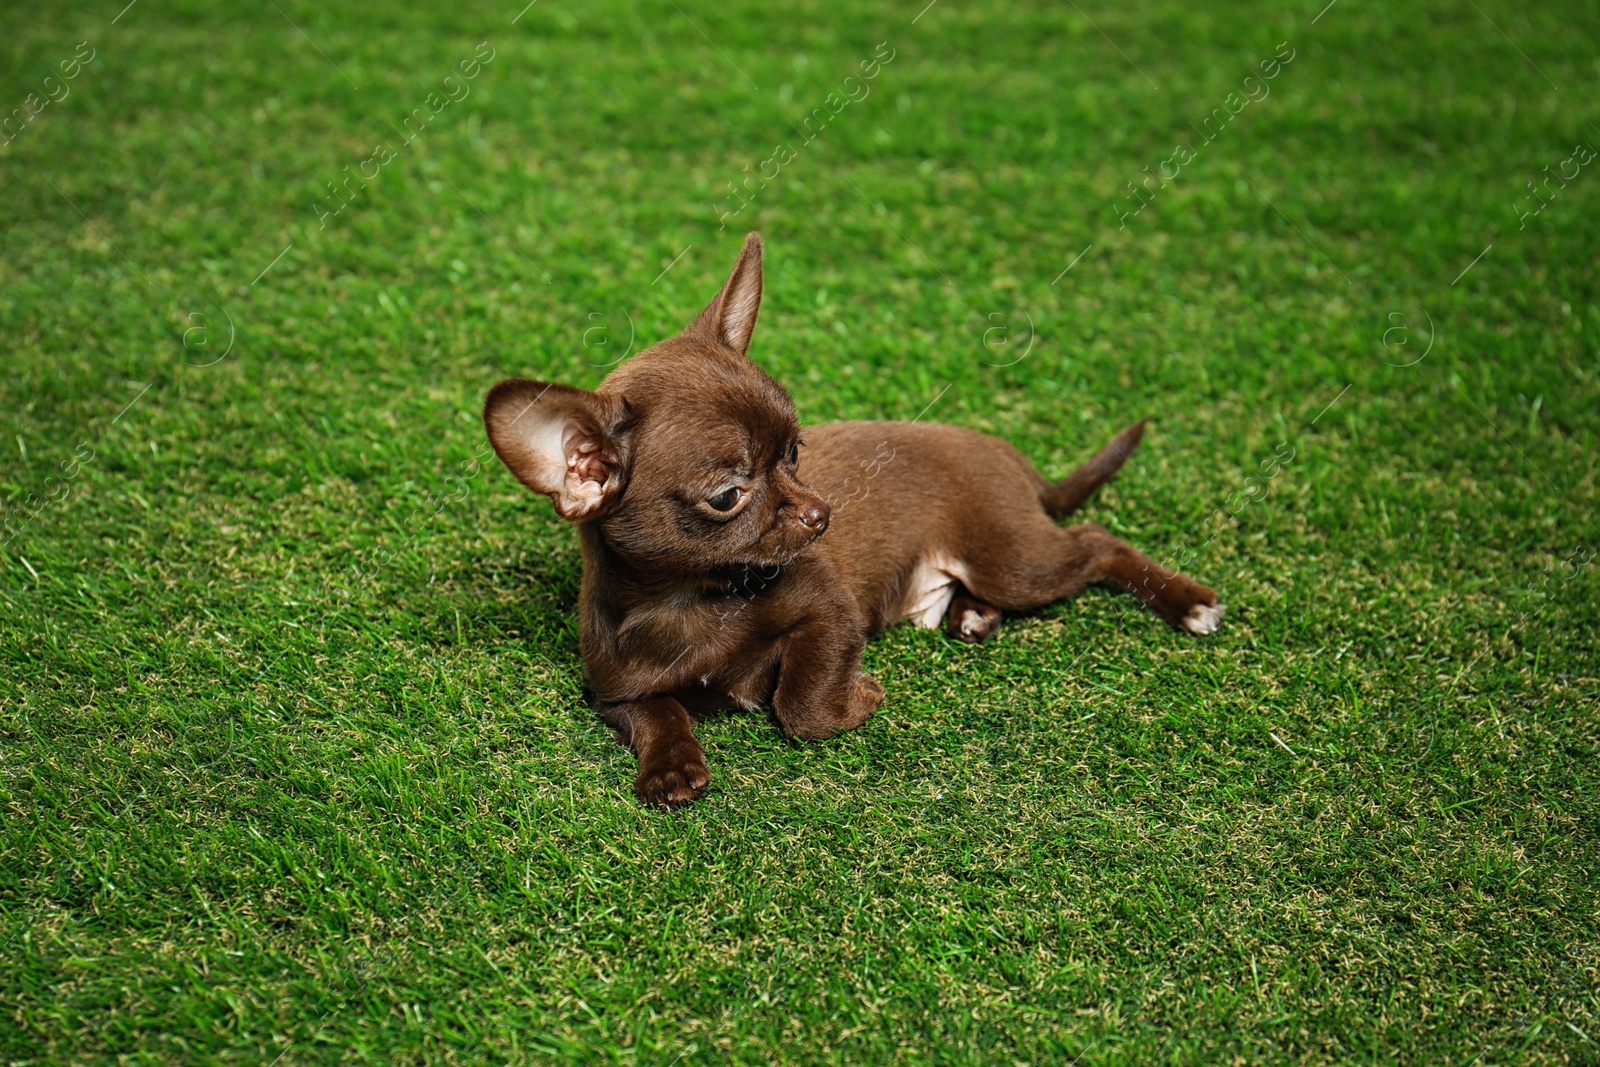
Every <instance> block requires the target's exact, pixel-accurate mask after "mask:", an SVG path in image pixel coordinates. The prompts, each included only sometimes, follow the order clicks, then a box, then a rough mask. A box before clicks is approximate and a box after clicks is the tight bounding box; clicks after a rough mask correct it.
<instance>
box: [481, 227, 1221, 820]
mask: <svg viewBox="0 0 1600 1067" xmlns="http://www.w3.org/2000/svg"><path fill="white" fill-rule="evenodd" d="M760 304H761V239H760V237H759V236H758V235H756V234H750V235H749V236H748V237H746V238H745V242H744V249H743V250H742V251H741V252H740V254H739V262H738V263H737V264H736V265H735V266H734V268H733V273H732V274H731V275H730V276H729V278H728V282H727V284H726V285H724V286H723V287H722V291H721V292H720V293H718V294H717V296H716V298H715V299H714V300H712V301H711V303H710V305H709V306H708V307H707V308H706V309H705V311H703V312H701V314H700V317H699V318H697V319H695V320H694V322H693V323H691V324H690V325H689V327H688V328H687V329H685V330H684V331H683V332H682V333H681V334H679V335H678V336H676V337H673V338H671V339H670V340H666V341H663V342H661V343H660V344H658V345H655V346H654V347H652V348H649V349H647V350H645V351H643V352H641V353H639V354H638V355H636V356H634V357H633V358H632V359H630V360H628V361H627V362H625V363H623V364H622V365H621V366H619V367H617V368H616V369H615V370H613V371H612V372H611V373H610V374H609V375H608V376H607V377H606V379H605V381H603V382H602V383H601V384H600V387H599V388H598V389H596V390H595V391H593V392H588V391H586V390H583V389H575V388H572V387H571V386H566V385H556V384H550V383H545V382H537V381H527V380H524V379H513V380H511V381H505V382H501V383H500V384H499V385H497V386H495V387H494V389H493V390H491V391H490V393H489V398H488V401H487V403H486V404H485V406H484V422H485V424H486V425H487V427H488V432H489V440H490V442H491V443H492V444H493V445H494V448H495V451H496V452H498V453H499V455H500V458H501V459H502V460H504V461H505V464H506V466H507V467H509V468H511V472H512V473H513V474H515V475H516V476H517V478H518V479H520V480H521V481H522V483H523V484H524V485H526V486H527V487H528V488H529V489H532V490H533V491H534V492H536V493H543V494H545V495H547V496H549V498H550V500H551V502H552V503H554V504H555V508H556V511H557V513H559V514H560V515H561V517H562V518H564V519H567V520H569V521H571V522H575V523H577V524H578V532H579V535H580V537H581V538H582V543H583V588H582V593H581V595H580V610H581V612H582V620H581V624H582V631H581V632H582V637H581V648H582V652H583V661H584V665H585V667H586V668H587V675H588V682H589V688H590V691H591V694H592V699H593V703H594V706H595V708H596V710H597V711H599V713H600V715H601V717H602V718H604V719H605V721H606V722H607V723H609V724H610V725H611V726H612V727H613V728H614V729H615V730H616V732H617V736H618V739H619V740H621V741H622V742H623V743H625V744H628V745H631V746H632V748H633V750H634V752H635V753H636V754H637V756H638V759H639V776H638V778H637V779H636V780H635V782H634V789H635V790H636V791H637V793H638V794H639V797H640V799H642V800H644V801H645V802H646V803H651V804H665V805H669V806H670V805H676V804H682V803H685V802H687V801H690V800H693V799H695V798H696V797H698V796H699V795H700V794H701V792H703V791H704V790H705V788H706V785H707V783H708V782H709V781H710V775H709V774H708V772H707V770H706V762H705V753H704V752H703V751H702V750H701V748H700V743H699V742H698V741H696V740H695V736H694V730H693V727H692V722H693V720H692V719H691V717H690V713H691V711H693V712H696V713H700V712H705V711H710V710H712V709H715V708H718V707H729V706H732V705H739V706H743V707H746V708H754V707H756V706H758V705H760V704H764V703H767V702H769V701H770V702H771V704H772V707H773V710H774V711H775V712H776V714H777V719H778V722H779V724H780V725H781V726H782V727H783V730H784V732H785V733H786V734H788V735H789V736H790V737H795V738H804V739H810V738H823V737H829V736H831V735H833V734H836V733H838V732H839V731H841V730H848V729H850V728H851V727H853V726H859V725H861V724H862V723H863V722H865V721H866V720H867V719H868V718H869V717H870V716H871V715H872V713H873V712H874V711H875V710H876V709H877V707H878V704H879V702H881V701H882V700H883V688H882V687H881V686H880V685H878V683H877V682H876V681H874V680H873V679H872V678H870V677H868V676H867V675H866V674H863V673H862V671H861V652H862V649H863V648H864V647H865V645H866V642H867V639H868V638H869V637H871V636H872V635H873V634H875V633H877V632H878V631H880V630H882V629H884V628H885V627H888V626H892V625H894V624H895V623H896V622H899V621H900V620H902V619H913V620H915V621H916V623H917V624H918V625H919V626H927V627H934V626H937V625H939V622H940V620H941V619H943V618H948V620H949V621H948V624H947V625H948V630H949V632H950V634H951V635H952V636H954V637H957V638H960V639H962V640H965V641H971V642H979V641H982V640H984V639H985V638H987V637H989V636H990V635H991V634H993V633H994V631H995V629H996V628H997V627H998V626H999V624H1000V617H1001V612H1002V611H1003V610H1004V611H1026V610H1029V609H1033V608H1038V607H1041V606H1043V605H1045V604H1048V603H1050V602H1051V601H1052V600H1057V599H1060V598H1061V597H1066V596H1071V595H1072V594H1074V593H1076V592H1077V591H1078V590H1080V589H1082V588H1083V587H1084V586H1085V585H1086V584H1088V583H1089V582H1096V581H1109V582H1113V583H1115V584H1117V585H1120V586H1122V587H1123V588H1124V589H1127V590H1128V591H1130V592H1132V593H1134V594H1135V595H1136V596H1138V597H1140V598H1142V599H1143V600H1144V601H1145V602H1146V603H1148V604H1149V605H1150V606H1151V607H1152V608H1154V609H1155V610H1156V612H1157V613H1158V614H1160V615H1161V617H1162V618H1164V619H1166V620H1167V621H1168V622H1169V623H1171V624H1172V625H1173V626H1175V627H1178V628H1180V629H1185V630H1189V631H1191V632H1193V633H1197V634H1207V633H1211V632H1212V631H1214V630H1215V629H1216V628H1217V623H1218V621H1219V620H1220V619H1221V617H1222V607H1221V606H1220V605H1218V604H1217V597H1216V594H1215V593H1213V592H1212V591H1211V590H1210V589H1207V588H1206V587H1205V586H1203V585H1201V584H1199V583H1198V582H1195V581H1193V580H1192V579H1189V578H1186V577H1184V576H1183V575H1181V574H1178V573H1176V572H1173V571H1170V570H1167V569H1166V568H1163V567H1160V566H1158V565H1157V564H1156V563H1154V562H1153V561H1152V560H1150V559H1148V558H1147V557H1145V556H1144V555H1142V554H1140V553H1139V552H1138V551H1136V550H1134V549H1133V548H1130V547H1129V546H1127V545H1125V544H1123V543H1122V542H1120V541H1118V540H1116V539H1115V538H1113V537H1112V536H1111V535H1110V534H1109V533H1107V532H1106V531H1105V530H1104V529H1103V528H1102V527H1100V526H1097V525H1095V524H1094V523H1083V524H1081V525H1078V526H1071V527H1067V528H1065V529H1063V528H1062V527H1059V526H1057V525H1056V524H1055V522H1053V521H1052V517H1053V516H1059V515H1065V514H1066V513H1068V512H1070V511H1072V510H1073V509H1074V508H1076V507H1077V506H1078V505H1079V504H1081V503H1083V501H1084V500H1085V499H1087V498H1088V496H1089V495H1090V494H1091V493H1092V492H1093V491H1094V490H1095V489H1096V488H1097V487H1098V486H1099V485H1100V484H1101V483H1102V482H1104V481H1106V479H1108V478H1110V477H1111V476H1112V475H1113V474H1115V473H1116V471H1117V469H1118V468H1119V467H1121V466H1122V463H1123V461H1124V460H1125V459H1126V458H1127V457H1128V455H1129V453H1131V452H1132V451H1133V449H1134V447H1135V446H1136V445H1137V444H1138V443H1139V438H1140V436H1141V435H1142V434H1143V432H1144V423H1143V422H1139V423H1135V424H1134V425H1133V426H1130V427H1129V428H1128V429H1126V430H1124V431H1123V432H1122V433H1121V434H1119V435H1118V436H1117V438H1116V439H1115V440H1113V441H1112V442H1111V443H1110V444H1109V445H1107V446H1106V447H1105V448H1104V449H1102V450H1101V452H1100V453H1099V455H1097V456H1095V457H1094V459H1092V460H1090V461H1089V462H1088V463H1087V464H1085V465H1084V466H1083V467H1081V468H1079V469H1078V470H1077V471H1076V472H1074V473H1073V474H1072V475H1071V476H1069V477H1067V478H1066V479H1064V480H1062V481H1060V482H1056V483H1054V484H1052V483H1050V482H1047V481H1045V479H1044V478H1042V477H1040V476H1039V474H1038V472H1037V471H1035V470H1034V469H1033V467H1032V465H1031V464H1029V463H1028V461H1027V460H1026V459H1024V458H1023V457H1022V454H1021V453H1019V452H1018V451H1017V450H1016V449H1015V448H1013V447H1011V446H1010V445H1009V444H1007V443H1006V442H1004V441H1001V440H999V439H997V438H993V437H987V436H985V435H983V434H980V433H976V432H974V431H972V430H965V429H961V428H959V427H955V426H938V425H931V424H927V423H914V422H839V423H832V424H829V425H825V426H813V427H811V428H809V429H807V430H806V431H805V435H804V438H805V439H804V442H803V443H802V440H801V430H800V420H799V419H798V418H797V417H796V415H795V408H794V401H793V400H791V399H790V397H789V394H788V393H787V392H785V391H784V389H783V387H782V386H780V385H779V384H778V383H777V382H775V381H773V380H772V378H770V377H768V375H767V374H766V372H765V371H763V370H762V369H761V368H760V367H758V366H756V365H755V364H754V363H752V362H751V361H750V360H749V359H748V358H747V356H746V353H747V351H748V350H749V347H750V334H751V332H752V331H753V330H754V329H755V325H756V311H757V309H758V308H759V307H760ZM824 532H826V533H827V534H828V536H827V537H823V536H822V535H823V534H824Z"/></svg>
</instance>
